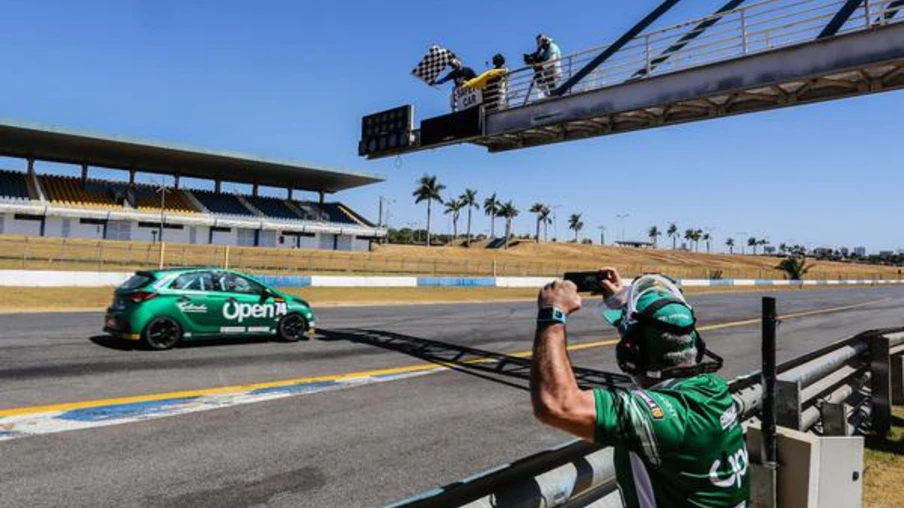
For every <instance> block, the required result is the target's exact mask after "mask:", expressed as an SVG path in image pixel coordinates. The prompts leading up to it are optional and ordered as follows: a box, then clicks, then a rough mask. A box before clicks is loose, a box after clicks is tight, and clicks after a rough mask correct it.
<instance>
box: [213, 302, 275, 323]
mask: <svg viewBox="0 0 904 508" xmlns="http://www.w3.org/2000/svg"><path fill="white" fill-rule="evenodd" d="M288 313H289V307H288V305H287V304H286V303H285V302H282V303H280V302H276V303H254V304H252V303H241V302H236V301H234V300H232V301H229V302H226V305H224V306H223V317H224V318H226V319H228V320H230V321H237V322H239V323H241V322H242V321H244V320H245V318H274V317H278V316H285V315H286V314H288Z"/></svg>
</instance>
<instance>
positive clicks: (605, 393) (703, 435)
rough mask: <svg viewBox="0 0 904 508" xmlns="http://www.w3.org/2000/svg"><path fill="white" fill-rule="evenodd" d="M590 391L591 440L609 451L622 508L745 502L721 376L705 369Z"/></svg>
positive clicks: (736, 426)
mask: <svg viewBox="0 0 904 508" xmlns="http://www.w3.org/2000/svg"><path fill="white" fill-rule="evenodd" d="M594 394H595V397H596V439H595V441H596V442H597V443H600V444H602V445H607V446H613V447H614V448H615V470H616V476H617V478H618V485H619V489H620V490H621V493H622V500H623V503H624V505H625V506H626V507H629V508H635V507H636V508H651V507H657V508H670V507H679V506H680V507H685V506H693V507H706V508H717V507H718V508H735V507H739V508H740V507H745V506H746V503H747V499H748V496H749V491H750V485H749V479H748V474H747V469H748V468H747V466H748V462H747V448H746V447H745V445H744V434H743V430H742V428H741V425H740V423H739V422H738V418H737V414H736V412H735V409H734V407H733V405H732V399H731V394H730V393H729V391H728V385H727V384H726V383H725V381H724V380H723V379H722V378H720V377H718V376H715V375H712V374H703V375H700V376H695V377H691V378H684V379H671V380H668V381H665V382H663V383H660V384H659V385H656V386H655V387H653V388H652V389H650V390H640V389H636V390H628V391H625V390H617V391H616V390H613V391H610V390H605V389H602V388H597V389H595V390H594Z"/></svg>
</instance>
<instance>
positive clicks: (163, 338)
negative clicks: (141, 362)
mask: <svg viewBox="0 0 904 508" xmlns="http://www.w3.org/2000/svg"><path fill="white" fill-rule="evenodd" d="M181 338H182V327H181V326H179V323H177V322H176V321H174V320H173V319H171V318H168V317H158V318H154V319H152V320H151V322H150V323H148V324H147V325H146V326H145V327H144V331H143V332H142V333H141V340H142V341H143V342H144V343H145V345H147V346H148V347H149V348H151V349H155V350H157V351H161V350H164V349H169V348H171V347H173V346H175V345H176V343H177V342H179V339H181Z"/></svg>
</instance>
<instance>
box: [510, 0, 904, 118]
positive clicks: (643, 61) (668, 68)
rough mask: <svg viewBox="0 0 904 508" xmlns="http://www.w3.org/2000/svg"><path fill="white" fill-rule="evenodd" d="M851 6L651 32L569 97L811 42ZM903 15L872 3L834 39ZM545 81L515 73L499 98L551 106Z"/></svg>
mask: <svg viewBox="0 0 904 508" xmlns="http://www.w3.org/2000/svg"><path fill="white" fill-rule="evenodd" d="M846 3H847V1H846V0H765V1H761V2H757V3H754V4H751V5H748V6H745V7H739V8H737V9H734V10H731V11H726V12H724V13H720V14H713V15H711V16H707V17H704V18H699V19H695V20H693V21H688V22H685V23H681V24H679V25H675V26H672V27H669V28H666V29H663V30H658V31H653V32H648V33H644V34H641V35H639V36H638V37H636V38H635V39H634V40H632V41H631V42H630V43H628V44H627V45H626V46H625V47H623V48H622V49H621V50H619V51H618V52H617V53H615V54H614V55H613V57H612V58H610V59H609V60H607V61H606V62H604V63H603V64H602V65H600V67H599V68H597V69H595V70H594V71H593V72H591V73H590V74H589V75H587V76H586V77H585V78H584V79H582V80H580V81H579V82H577V83H576V84H575V85H574V86H573V87H572V88H571V89H570V90H569V91H568V92H567V93H569V94H574V93H581V92H589V91H592V90H598V89H602V88H606V87H610V86H615V85H619V84H623V83H626V82H629V81H632V80H638V79H647V78H650V77H655V76H660V75H663V74H668V73H672V72H676V71H680V70H685V69H689V68H693V67H700V66H703V65H707V64H711V63H715V62H720V61H725V60H732V59H736V58H741V57H744V56H746V55H752V54H756V53H763V52H766V51H772V50H775V49H779V48H783V47H788V46H794V45H797V44H802V43H807V42H811V41H813V40H815V39H816V38H817V37H818V36H819V35H820V33H821V32H822V30H823V29H824V28H825V27H826V26H827V25H828V24H829V22H830V21H831V20H832V19H833V17H834V16H835V14H836V13H837V12H838V11H839V10H840V9H841V8H842V7H843V6H844V5H845V4H846ZM899 11H904V4H902V3H901V2H900V1H899V0H867V1H865V2H863V3H861V5H860V6H859V7H858V8H857V10H856V11H854V13H853V14H852V15H851V16H850V18H849V19H848V20H847V22H845V23H844V25H843V26H842V27H841V28H840V29H839V30H838V31H837V32H836V33H835V35H842V34H846V33H852V32H859V31H864V30H870V29H874V28H876V27H881V26H884V25H887V24H892V23H900V22H904V12H899ZM713 21H715V24H714V25H712V26H711V27H709V28H703V29H699V28H697V27H699V26H700V25H701V24H702V23H706V22H710V23H709V24H711V23H712V22H713ZM704 26H705V25H704ZM689 34H695V35H697V37H696V38H695V39H694V40H693V41H691V42H690V43H688V44H686V45H682V44H676V43H677V42H678V41H679V40H680V39H681V38H682V37H686V36H688V35H689ZM607 47H608V46H599V47H596V48H592V49H588V50H586V51H582V52H580V53H575V54H572V55H568V56H565V57H563V58H561V59H560V60H557V61H552V62H547V63H544V64H542V70H543V71H544V72H545V73H546V76H549V75H550V74H552V73H554V74H556V77H555V83H554V84H555V87H558V86H560V85H562V84H563V83H564V82H566V81H568V80H569V79H570V78H571V77H572V76H574V75H575V74H577V73H578V71H580V70H581V69H582V68H583V67H584V66H585V65H586V64H587V63H589V62H590V61H591V60H593V59H594V58H595V57H596V56H597V55H599V54H600V53H601V52H603V51H604V50H605V49H606V48H607ZM540 79H542V78H541V77H540V76H539V75H538V74H536V73H535V68H534V67H533V66H529V67H524V68H520V69H516V70H514V71H512V72H511V73H509V74H508V76H507V81H508V83H507V87H506V92H505V93H504V94H503V95H501V96H500V97H499V99H501V102H502V104H503V105H504V107H505V108H515V107H521V106H525V105H527V104H531V103H534V102H537V101H540V100H545V99H547V97H542V96H541V95H540V94H539V93H538V89H539V88H540V86H539V83H538V80H540ZM555 87H553V88H555Z"/></svg>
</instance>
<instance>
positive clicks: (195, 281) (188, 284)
mask: <svg viewBox="0 0 904 508" xmlns="http://www.w3.org/2000/svg"><path fill="white" fill-rule="evenodd" d="M168 289H170V290H171V291H173V292H174V293H175V294H177V295H178V296H177V299H176V307H177V308H178V309H179V312H180V313H181V314H182V319H183V321H184V322H185V323H186V324H188V325H189V327H190V328H191V329H186V330H185V333H186V334H190V335H187V337H192V336H197V335H201V336H203V335H211V334H219V333H220V326H221V322H222V313H223V305H224V303H225V302H226V298H225V297H224V296H223V295H221V294H220V293H218V292H216V291H214V289H215V288H214V278H213V274H211V272H209V271H197V272H188V273H184V274H182V275H180V276H178V277H176V278H175V279H174V280H173V282H172V283H171V284H170V285H169V288H168Z"/></svg>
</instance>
